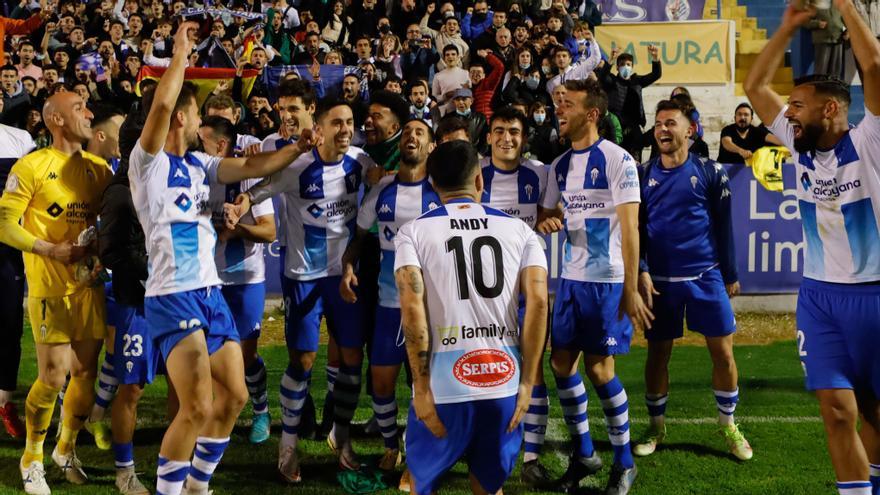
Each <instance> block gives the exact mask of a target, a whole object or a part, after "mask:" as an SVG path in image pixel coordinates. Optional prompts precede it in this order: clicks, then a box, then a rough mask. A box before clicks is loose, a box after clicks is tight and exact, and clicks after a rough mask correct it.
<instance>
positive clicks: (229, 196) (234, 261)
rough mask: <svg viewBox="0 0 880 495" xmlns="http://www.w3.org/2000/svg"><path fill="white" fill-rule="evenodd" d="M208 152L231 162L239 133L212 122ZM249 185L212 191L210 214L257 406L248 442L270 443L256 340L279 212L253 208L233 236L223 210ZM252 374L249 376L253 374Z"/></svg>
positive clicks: (267, 206) (203, 132) (204, 131)
mask: <svg viewBox="0 0 880 495" xmlns="http://www.w3.org/2000/svg"><path fill="white" fill-rule="evenodd" d="M199 136H200V137H201V141H202V145H203V147H204V148H205V152H206V153H207V154H209V155H211V156H216V157H221V158H226V157H229V156H231V155H232V153H233V150H234V148H235V139H236V138H235V127H234V126H233V125H232V122H230V121H229V120H227V119H225V118H223V117H208V118H206V119H205V120H203V121H202V127H201V128H200V129H199ZM256 182H257V180H256V179H247V180H243V181H241V182H237V183H234V184H226V185H220V184H218V185H216V186H214V187H211V196H210V203H211V214H212V215H213V222H214V227H215V228H216V229H217V232H218V238H217V248H216V251H215V252H214V260H215V262H216V263H217V272H218V274H219V275H220V279H221V280H223V297H224V298H225V299H226V304H228V305H229V309H230V311H232V316H233V318H234V319H235V328H236V330H238V336H239V338H241V351H242V353H243V357H244V369H245V381H246V382H247V384H248V394H250V398H251V402H252V403H253V409H254V418H253V422H252V423H251V432H250V435H249V437H248V438H249V440H250V442H251V443H262V442H265V441H266V440H267V439H268V438H269V424H270V419H269V398H268V395H267V393H266V365H265V364H264V363H263V358H261V357H260V355H259V354H258V353H257V340H258V339H259V338H260V330H261V329H262V324H263V309H264V308H265V306H266V285H265V280H266V264H265V263H266V262H265V261H264V260H263V244H265V243H267V242H272V241H274V240H275V210H274V208H273V207H272V201H271V200H267V201H263V202H262V203H260V204H257V205H254V207H253V209H252V210H251V212H250V213H249V214H248V215H246V216H245V218H243V219H242V221H241V222H239V223H238V225H237V226H236V227H235V229H234V230H230V229H226V228H225V225H224V223H225V222H224V218H223V205H224V204H225V203H226V202H227V201H234V200H235V198H236V197H237V196H238V195H239V194H241V192H242V191H246V190H248V189H250V188H251V187H253V185H254V184H256ZM248 372H250V373H248Z"/></svg>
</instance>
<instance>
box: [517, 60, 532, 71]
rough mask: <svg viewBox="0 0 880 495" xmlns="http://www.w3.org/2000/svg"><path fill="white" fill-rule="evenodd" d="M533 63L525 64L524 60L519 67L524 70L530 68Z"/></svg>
mask: <svg viewBox="0 0 880 495" xmlns="http://www.w3.org/2000/svg"><path fill="white" fill-rule="evenodd" d="M531 65H532V64H524V63H522V62H520V63H519V68H520V69H522V70H526V69H528V68H529V67H530V66H531Z"/></svg>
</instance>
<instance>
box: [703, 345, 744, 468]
mask: <svg viewBox="0 0 880 495" xmlns="http://www.w3.org/2000/svg"><path fill="white" fill-rule="evenodd" d="M706 346H707V347H708V349H709V355H710V356H711V357H712V388H713V389H714V392H715V400H716V403H717V405H718V424H719V426H720V428H721V430H720V432H721V435H722V436H723V437H724V440H725V441H726V442H727V447H728V449H729V450H730V452H731V453H732V454H733V455H734V456H735V457H736V458H737V459H739V460H741V461H747V460H749V459H751V458H752V455H753V453H752V446H751V445H749V442H748V440H746V438H745V437H744V436H743V434H742V432H740V431H739V427H738V426H737V425H736V423H735V422H734V417H733V413H734V411H735V410H736V404H737V402H738V401H739V387H738V383H737V382H738V375H737V370H736V361H735V360H734V358H733V334H730V335H725V336H723V337H706Z"/></svg>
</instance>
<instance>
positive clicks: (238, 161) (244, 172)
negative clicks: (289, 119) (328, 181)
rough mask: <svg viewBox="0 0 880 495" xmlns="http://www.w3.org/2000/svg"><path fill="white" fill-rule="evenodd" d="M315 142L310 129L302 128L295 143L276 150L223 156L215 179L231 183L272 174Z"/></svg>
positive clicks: (222, 182) (288, 163) (307, 150)
mask: <svg viewBox="0 0 880 495" xmlns="http://www.w3.org/2000/svg"><path fill="white" fill-rule="evenodd" d="M315 143H316V137H315V136H314V135H313V134H312V130H311V129H304V130H303V131H302V134H301V135H300V138H299V139H298V140H297V141H296V143H294V144H288V145H287V146H285V147H283V148H281V149H280V150H278V151H273V152H270V153H258V154H256V155H252V156H249V157H247V158H224V159H223V160H221V161H220V165H219V167H218V168H217V180H218V181H219V182H220V183H221V184H231V183H233V182H239V181H242V180H244V179H252V178H257V177H266V176H269V175H272V174H274V173H275V172H278V171H279V170H281V169H283V168H285V167H287V166H288V165H290V164H291V163H293V161H294V160H296V159H297V157H299V156H300V155H302V154H304V153H308V152H310V151H311V150H312V148H313V147H314V146H315Z"/></svg>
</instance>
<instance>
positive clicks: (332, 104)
mask: <svg viewBox="0 0 880 495" xmlns="http://www.w3.org/2000/svg"><path fill="white" fill-rule="evenodd" d="M342 106H345V107H348V108H349V109H351V105H349V104H348V103H346V102H345V101H344V100H339V99H335V98H326V99H323V100H318V105H317V107H316V108H315V122H317V121H319V120H321V117H323V116H324V114H326V113H327V112H329V111H330V110H333V109H334V108H336V107H342Z"/></svg>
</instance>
